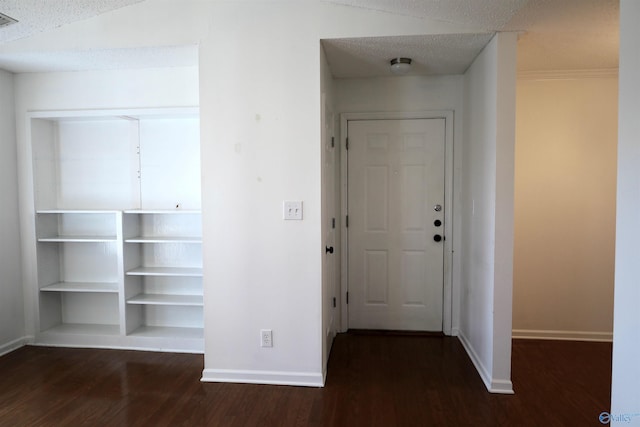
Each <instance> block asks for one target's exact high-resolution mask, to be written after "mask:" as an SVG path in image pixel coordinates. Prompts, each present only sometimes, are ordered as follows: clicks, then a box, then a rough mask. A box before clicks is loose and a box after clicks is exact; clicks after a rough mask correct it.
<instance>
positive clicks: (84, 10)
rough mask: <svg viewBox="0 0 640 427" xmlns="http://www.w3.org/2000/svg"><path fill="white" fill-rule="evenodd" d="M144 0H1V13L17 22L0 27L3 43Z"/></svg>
mask: <svg viewBox="0 0 640 427" xmlns="http://www.w3.org/2000/svg"><path fill="white" fill-rule="evenodd" d="M142 1H143V0H0V13H3V14H5V15H7V16H10V17H11V18H13V19H16V20H17V21H18V22H17V23H16V24H12V25H9V26H7V27H3V28H1V29H0V44H2V43H5V42H9V41H12V40H18V39H21V38H24V37H28V36H32V35H34V34H37V33H41V32H44V31H47V30H51V29H54V28H56V27H60V26H62V25H65V24H69V23H71V22H76V21H81V20H83V19H88V18H91V17H94V16H97V15H100V14H103V13H106V12H110V11H112V10H115V9H120V8H121V7H125V6H130V5H132V4H135V3H140V2H142Z"/></svg>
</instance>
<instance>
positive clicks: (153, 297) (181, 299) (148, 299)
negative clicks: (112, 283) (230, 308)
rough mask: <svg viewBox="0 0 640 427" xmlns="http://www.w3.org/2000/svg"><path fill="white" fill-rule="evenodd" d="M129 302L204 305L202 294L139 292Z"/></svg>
mask: <svg viewBox="0 0 640 427" xmlns="http://www.w3.org/2000/svg"><path fill="white" fill-rule="evenodd" d="M127 304H149V305H186V306H197V307H202V306H203V305H204V303H203V298H202V295H168V294H138V295H136V296H134V297H131V298H129V299H128V300H127Z"/></svg>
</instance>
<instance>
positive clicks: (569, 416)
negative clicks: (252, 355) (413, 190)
mask: <svg viewBox="0 0 640 427" xmlns="http://www.w3.org/2000/svg"><path fill="white" fill-rule="evenodd" d="M202 368H203V358H202V356H201V355H189V354H170V353H150V352H136V351H120V350H89V349H64V348H45V347H23V348H21V349H19V350H16V351H14V352H13V353H10V354H8V355H5V356H3V357H0V426H12V427H13V426H181V425H182V426H202V425H210V426H385V427H389V426H598V425H601V424H600V422H599V421H598V415H599V414H600V413H601V412H602V411H606V410H608V408H609V401H610V387H611V386H610V384H611V344H608V343H584V342H560V341H522V340H517V341H514V343H513V368H512V379H513V383H514V389H515V391H516V394H515V395H493V394H490V393H488V392H487V391H486V389H485V387H484V385H483V383H482V381H481V380H480V378H479V376H478V374H477V373H476V371H475V369H474V367H473V365H472V364H471V362H470V360H469V359H468V357H467V355H466V353H465V351H464V349H463V348H462V346H461V344H460V343H459V341H458V340H457V338H451V337H433V336H412V335H404V336H394V335H388V334H385V335H373V334H358V333H349V334H341V335H338V337H337V338H336V341H335V344H334V348H333V351H332V354H331V359H330V362H329V375H328V380H327V383H326V387H325V388H304V387H286V386H262V385H244V384H217V383H201V382H200V375H201V373H202Z"/></svg>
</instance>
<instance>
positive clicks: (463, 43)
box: [322, 33, 493, 78]
mask: <svg viewBox="0 0 640 427" xmlns="http://www.w3.org/2000/svg"><path fill="white" fill-rule="evenodd" d="M492 36H493V33H489V34H446V35H433V36H401V37H372V38H357V39H336V40H323V42H322V45H323V47H324V51H325V53H326V56H327V62H328V63H329V68H331V72H332V74H333V76H334V77H335V78H349V77H379V76H388V75H389V60H390V59H392V58H396V57H410V58H411V59H412V60H413V62H412V64H411V71H410V72H409V73H408V75H437V74H462V73H464V72H465V71H466V69H467V68H468V67H469V65H470V64H471V62H472V61H473V59H474V58H475V57H476V56H477V55H478V53H480V51H481V50H482V48H484V46H485V45H486V44H487V43H488V42H489V40H491V37H492Z"/></svg>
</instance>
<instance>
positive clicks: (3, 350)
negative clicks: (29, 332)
mask: <svg viewBox="0 0 640 427" xmlns="http://www.w3.org/2000/svg"><path fill="white" fill-rule="evenodd" d="M27 343H29V337H22V338H18V339H17V340H13V341H10V342H8V343H5V344H0V356H4V355H5V354H7V353H11V352H12V351H14V350H17V349H19V348H20V347H22V346H24V345H26V344H27Z"/></svg>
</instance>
